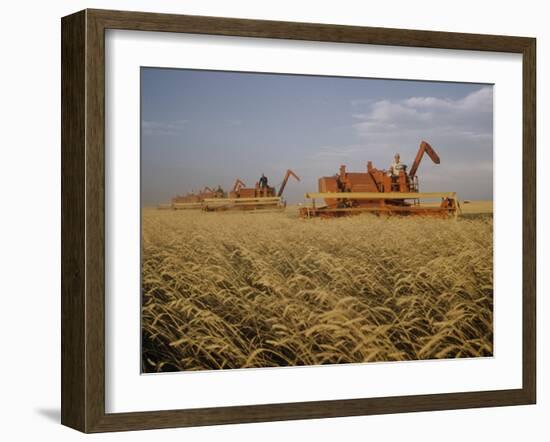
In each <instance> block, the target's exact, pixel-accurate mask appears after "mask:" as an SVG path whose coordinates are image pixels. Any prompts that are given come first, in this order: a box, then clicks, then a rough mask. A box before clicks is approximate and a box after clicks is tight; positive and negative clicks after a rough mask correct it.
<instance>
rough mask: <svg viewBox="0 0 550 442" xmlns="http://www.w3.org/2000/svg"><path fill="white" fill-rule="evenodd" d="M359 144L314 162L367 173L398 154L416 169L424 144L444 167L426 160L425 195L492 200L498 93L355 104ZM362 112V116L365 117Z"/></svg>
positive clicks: (328, 150) (323, 152) (334, 149)
mask: <svg viewBox="0 0 550 442" xmlns="http://www.w3.org/2000/svg"><path fill="white" fill-rule="evenodd" d="M351 105H352V106H353V107H354V110H355V113H353V114H352V118H353V120H354V123H353V124H352V128H353V130H354V131H355V138H356V140H357V142H356V143H350V144H346V145H342V146H325V147H322V148H319V149H318V151H317V153H316V154H315V155H314V157H312V160H314V161H316V164H317V163H322V165H323V166H324V167H326V168H327V170H334V171H335V172H336V168H337V166H338V165H339V164H346V165H348V167H349V170H352V171H355V170H357V171H359V170H363V169H364V167H365V164H366V162H367V161H368V160H371V161H373V164H374V166H375V167H378V168H387V167H388V166H389V164H390V163H391V161H392V159H393V155H394V154H395V153H397V152H399V153H400V154H401V158H402V161H404V162H405V163H406V164H409V165H410V164H411V163H412V161H413V159H414V157H415V154H416V152H417V150H418V146H419V144H420V142H421V141H422V140H426V141H428V142H429V143H430V144H431V145H432V146H433V147H434V149H435V150H436V152H438V153H439V156H440V158H441V164H440V165H434V164H432V163H431V161H429V159H425V161H424V162H423V163H422V165H421V166H420V169H419V172H418V175H419V179H420V182H421V188H422V190H423V191H439V190H448V191H457V192H458V193H459V195H460V196H464V197H467V198H471V199H476V198H482V199H486V198H490V195H492V191H493V189H492V179H493V112H492V110H493V91H492V87H490V86H488V87H482V88H480V89H478V90H477V91H475V92H473V93H470V94H469V95H467V96H465V97H462V98H457V99H442V98H437V97H429V96H426V97H422V96H416V97H408V98H403V99H399V100H379V101H372V102H369V101H364V102H361V101H360V100H354V102H352V103H351ZM360 109H362V111H360Z"/></svg>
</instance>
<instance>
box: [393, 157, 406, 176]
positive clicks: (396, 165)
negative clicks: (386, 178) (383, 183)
mask: <svg viewBox="0 0 550 442" xmlns="http://www.w3.org/2000/svg"><path fill="white" fill-rule="evenodd" d="M393 160H394V161H393V163H392V164H391V166H390V170H388V175H390V176H392V177H397V176H399V172H400V171H401V170H405V169H406V168H407V166H406V165H405V164H403V163H402V162H401V156H400V155H399V154H398V153H396V154H395V156H394V157H393Z"/></svg>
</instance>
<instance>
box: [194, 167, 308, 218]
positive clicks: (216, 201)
mask: <svg viewBox="0 0 550 442" xmlns="http://www.w3.org/2000/svg"><path fill="white" fill-rule="evenodd" d="M291 176H292V177H294V178H295V179H296V180H297V181H300V178H299V177H298V175H296V174H295V173H294V172H293V171H292V170H290V169H288V170H287V171H286V174H285V176H284V178H283V181H282V182H281V185H280V187H279V190H278V191H277V190H276V189H275V187H271V186H269V185H268V184H267V178H265V177H264V176H263V175H262V178H260V181H258V182H257V183H256V185H255V186H254V187H245V186H246V185H245V183H243V182H242V180H240V179H239V178H237V179H236V180H235V184H234V185H233V189H232V190H231V191H230V192H229V193H228V195H227V198H205V199H204V202H203V206H202V208H203V209H204V210H206V211H223V210H258V209H282V208H284V207H285V203H284V201H283V192H284V190H285V187H286V184H287V182H288V179H289V178H290V177H291ZM264 179H265V181H263V180H264Z"/></svg>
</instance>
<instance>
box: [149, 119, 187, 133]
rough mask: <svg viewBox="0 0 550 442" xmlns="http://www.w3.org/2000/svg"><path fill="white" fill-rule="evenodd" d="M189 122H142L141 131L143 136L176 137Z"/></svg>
mask: <svg viewBox="0 0 550 442" xmlns="http://www.w3.org/2000/svg"><path fill="white" fill-rule="evenodd" d="M188 122H189V120H177V121H168V122H166V121H150V120H143V121H142V122H141V129H142V130H143V134H144V135H169V136H170V135H178V134H180V133H181V131H182V130H183V128H184V126H185V125H186V124H187V123H188Z"/></svg>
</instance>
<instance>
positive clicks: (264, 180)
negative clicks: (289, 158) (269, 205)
mask: <svg viewBox="0 0 550 442" xmlns="http://www.w3.org/2000/svg"><path fill="white" fill-rule="evenodd" d="M260 192H261V193H262V194H263V196H266V193H267V177H266V176H265V175H264V174H263V173H262V176H261V177H260Z"/></svg>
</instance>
